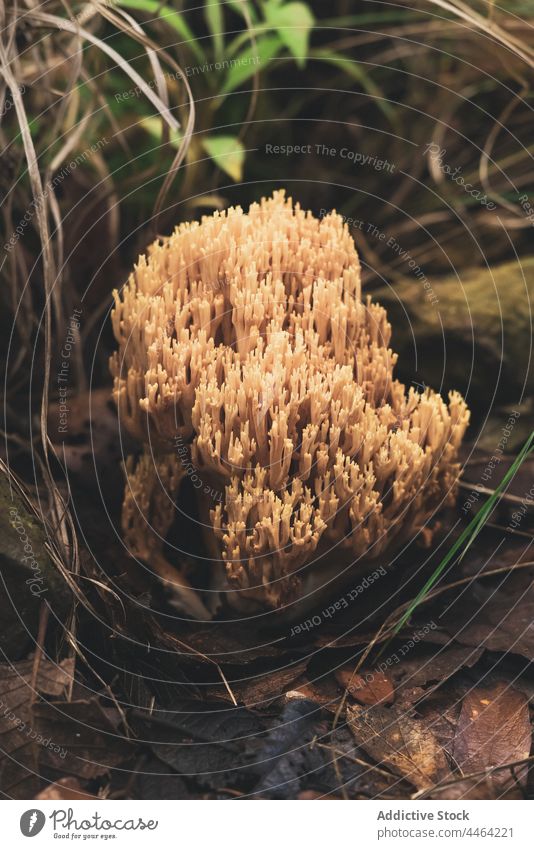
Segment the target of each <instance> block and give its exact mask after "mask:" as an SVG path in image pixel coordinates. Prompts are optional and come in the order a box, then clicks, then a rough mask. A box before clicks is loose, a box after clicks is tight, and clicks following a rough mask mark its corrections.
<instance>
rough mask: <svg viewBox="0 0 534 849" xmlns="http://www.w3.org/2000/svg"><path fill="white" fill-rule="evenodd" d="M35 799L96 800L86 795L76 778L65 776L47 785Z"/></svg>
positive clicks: (88, 794) (94, 797)
mask: <svg viewBox="0 0 534 849" xmlns="http://www.w3.org/2000/svg"><path fill="white" fill-rule="evenodd" d="M35 798H36V799H43V800H54V801H62V800H67V799H78V800H81V799H96V798H97V796H93V795H91V794H90V793H86V792H85V790H84V789H83V787H82V785H81V784H80V782H79V781H78V779H77V778H73V777H71V776H66V777H65V778H60V779H59V780H58V781H55V782H54V784H49V785H48V787H45V789H44V790H41V792H40V793H38V794H37V796H36V797H35Z"/></svg>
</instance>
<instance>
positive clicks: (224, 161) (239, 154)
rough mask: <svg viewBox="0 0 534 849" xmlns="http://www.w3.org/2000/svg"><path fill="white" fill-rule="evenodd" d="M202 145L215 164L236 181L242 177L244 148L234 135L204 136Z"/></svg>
mask: <svg viewBox="0 0 534 849" xmlns="http://www.w3.org/2000/svg"><path fill="white" fill-rule="evenodd" d="M202 147H203V148H204V150H205V151H206V153H207V154H208V155H209V156H211V158H212V159H213V161H214V162H215V164H216V165H217V166H218V167H219V168H220V169H221V171H224V172H225V173H226V174H228V176H229V177H231V178H232V180H235V181H236V183H237V182H238V181H239V180H241V179H242V177H243V164H244V162H245V149H244V147H243V145H242V144H241V142H240V141H239V139H238V138H236V137H235V136H206V137H205V138H203V139H202Z"/></svg>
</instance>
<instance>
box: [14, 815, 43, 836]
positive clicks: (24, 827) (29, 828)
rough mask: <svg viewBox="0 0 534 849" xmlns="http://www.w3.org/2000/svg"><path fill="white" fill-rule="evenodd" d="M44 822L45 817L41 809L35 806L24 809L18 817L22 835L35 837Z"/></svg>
mask: <svg viewBox="0 0 534 849" xmlns="http://www.w3.org/2000/svg"><path fill="white" fill-rule="evenodd" d="M45 822H46V817H45V815H44V814H43V812H42V811H38V810H37V809H36V808H31V810H29V811H24V813H23V814H22V816H21V818H20V830H21V831H22V833H23V835H24V837H35V835H36V834H39V832H40V831H42V829H43V826H44V824H45Z"/></svg>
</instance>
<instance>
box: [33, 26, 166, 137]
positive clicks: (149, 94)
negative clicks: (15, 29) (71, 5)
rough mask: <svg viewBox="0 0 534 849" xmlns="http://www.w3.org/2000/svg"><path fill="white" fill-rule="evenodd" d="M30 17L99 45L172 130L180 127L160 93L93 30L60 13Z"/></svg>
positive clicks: (96, 45)
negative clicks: (59, 14) (80, 25)
mask: <svg viewBox="0 0 534 849" xmlns="http://www.w3.org/2000/svg"><path fill="white" fill-rule="evenodd" d="M28 17H29V18H30V20H31V21H32V23H34V24H35V25H36V26H42V27H53V28H56V29H59V30H67V32H71V33H74V34H77V33H79V34H80V36H81V37H82V38H83V39H84V40H85V41H89V42H90V43H91V44H93V45H95V47H98V48H99V49H100V50H101V51H102V52H103V53H106V54H107V55H108V56H109V57H110V59H113V61H114V62H116V64H117V66H118V67H119V68H120V69H121V70H122V71H124V73H125V74H127V75H128V76H129V77H130V79H131V80H132V82H134V83H135V84H136V86H137V87H138V88H139V89H140V90H141V91H142V92H143V94H144V95H145V97H146V98H147V100H149V101H150V102H151V103H152V105H153V106H154V107H155V108H156V109H157V111H158V112H159V114H160V115H161V116H162V118H163V119H164V120H165V121H166V122H167V124H168V125H169V127H170V128H171V129H172V130H178V129H179V128H180V124H179V122H178V121H177V120H176V118H175V117H174V116H173V115H172V113H171V111H170V109H169V107H168V106H167V105H166V104H165V103H164V102H163V101H162V100H161V98H160V97H159V95H157V94H156V93H155V92H154V91H153V89H152V88H151V87H150V86H149V85H148V83H147V82H145V80H144V79H143V78H142V77H141V76H140V74H138V73H137V71H136V70H134V68H132V66H131V64H130V63H129V62H128V61H127V60H126V59H124V58H123V57H122V56H121V55H120V53H118V52H117V51H116V50H114V49H113V47H110V46H109V44H107V43H106V42H105V41H104V40H103V39H101V38H98V36H96V35H93V33H92V32H89V31H88V30H86V29H83V28H82V27H79V26H78V25H77V24H75V23H73V22H72V21H69V20H67V19H65V18H61V17H59V16H58V15H49V14H48V13H46V12H38V11H32V12H30V13H28Z"/></svg>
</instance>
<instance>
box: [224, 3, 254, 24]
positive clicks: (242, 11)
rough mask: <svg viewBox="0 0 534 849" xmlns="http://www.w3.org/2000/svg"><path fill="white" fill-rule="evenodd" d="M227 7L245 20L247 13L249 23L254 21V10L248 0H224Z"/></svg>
mask: <svg viewBox="0 0 534 849" xmlns="http://www.w3.org/2000/svg"><path fill="white" fill-rule="evenodd" d="M226 3H227V5H228V6H229V7H230V9H233V10H234V12H236V13H237V14H238V15H241V17H242V18H245V20H246V18H247V15H246V12H248V15H249V18H250V20H251V21H255V20H256V17H257V16H256V10H255V9H254V6H253V5H252V3H249V2H248V0H226Z"/></svg>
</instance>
